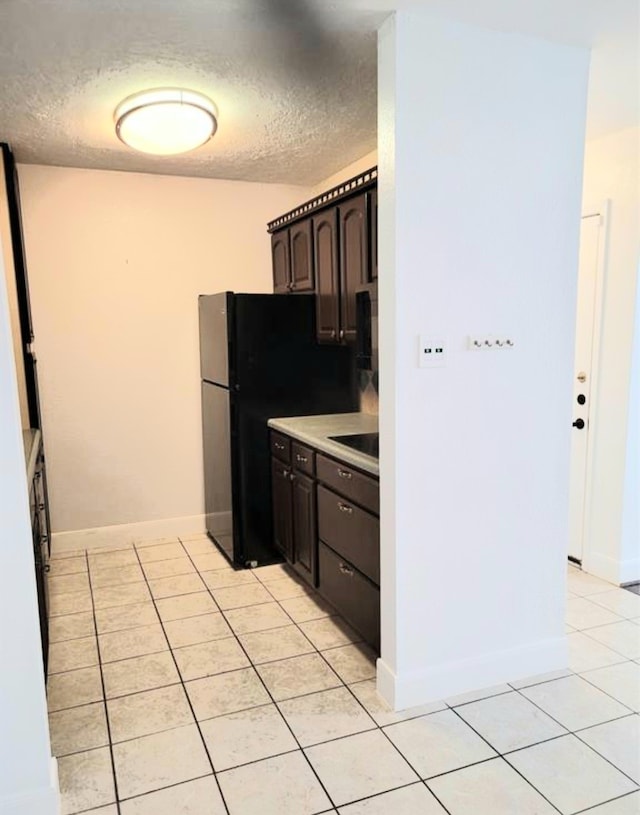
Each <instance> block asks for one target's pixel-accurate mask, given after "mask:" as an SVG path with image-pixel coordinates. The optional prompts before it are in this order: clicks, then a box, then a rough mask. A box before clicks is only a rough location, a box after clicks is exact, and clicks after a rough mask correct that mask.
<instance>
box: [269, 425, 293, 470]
mask: <svg viewBox="0 0 640 815" xmlns="http://www.w3.org/2000/svg"><path fill="white" fill-rule="evenodd" d="M271 453H272V455H274V456H275V457H276V458H279V459H280V461H284V463H285V464H289V462H290V461H291V439H290V438H289V437H288V436H283V435H282V433H276V432H274V431H273V430H272V431H271Z"/></svg>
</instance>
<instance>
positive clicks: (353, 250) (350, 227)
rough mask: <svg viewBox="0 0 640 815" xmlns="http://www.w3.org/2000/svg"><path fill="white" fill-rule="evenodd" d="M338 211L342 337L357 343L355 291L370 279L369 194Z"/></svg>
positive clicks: (342, 205) (340, 336) (360, 196)
mask: <svg viewBox="0 0 640 815" xmlns="http://www.w3.org/2000/svg"><path fill="white" fill-rule="evenodd" d="M338 211H339V219H340V289H341V296H340V331H339V338H340V339H341V340H345V341H346V342H355V340H356V293H357V292H358V290H359V289H360V288H361V287H362V286H364V285H366V284H367V283H369V281H370V273H369V229H368V221H367V195H366V193H363V194H362V195H357V196H356V197H355V198H350V199H349V200H347V201H345V202H344V203H343V204H341V205H340V207H339V210H338Z"/></svg>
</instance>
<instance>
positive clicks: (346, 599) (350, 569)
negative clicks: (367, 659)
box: [318, 541, 380, 653]
mask: <svg viewBox="0 0 640 815" xmlns="http://www.w3.org/2000/svg"><path fill="white" fill-rule="evenodd" d="M318 549H319V552H318V586H319V588H318V590H319V592H320V594H321V595H322V596H323V597H324V598H325V600H328V601H329V602H330V603H331V605H332V606H335V607H336V609H338V611H339V612H340V614H342V616H343V617H344V618H345V620H347V622H349V623H350V624H351V625H352V626H353V627H354V628H355V629H356V631H358V632H360V634H362V636H363V638H364V639H365V640H366V642H368V643H369V644H370V645H372V646H373V647H374V648H375V650H376V651H377V652H378V653H379V652H380V589H379V588H378V587H377V586H376V585H375V584H374V583H372V582H371V581H370V580H368V579H367V578H366V577H365V576H364V575H363V574H362V573H361V572H359V571H358V570H357V569H356V568H355V567H354V566H353V565H352V564H351V563H349V561H348V560H344V559H343V558H341V557H340V556H339V555H337V554H336V553H335V552H334V551H333V549H330V548H329V547H328V546H326V545H325V544H324V543H323V542H322V541H320V542H319V544H318Z"/></svg>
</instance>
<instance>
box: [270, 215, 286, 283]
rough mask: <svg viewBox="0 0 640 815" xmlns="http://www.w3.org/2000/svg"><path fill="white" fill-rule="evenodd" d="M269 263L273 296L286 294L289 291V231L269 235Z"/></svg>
mask: <svg viewBox="0 0 640 815" xmlns="http://www.w3.org/2000/svg"><path fill="white" fill-rule="evenodd" d="M271 263H272V268H273V291H274V294H287V292H289V291H290V290H291V287H290V283H291V256H290V253H289V230H288V229H281V230H280V231H279V232H274V233H273V235H271Z"/></svg>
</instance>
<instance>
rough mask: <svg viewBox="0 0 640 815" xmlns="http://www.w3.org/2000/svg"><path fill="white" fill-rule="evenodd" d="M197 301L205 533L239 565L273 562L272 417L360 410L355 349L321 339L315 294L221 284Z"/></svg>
mask: <svg viewBox="0 0 640 815" xmlns="http://www.w3.org/2000/svg"><path fill="white" fill-rule="evenodd" d="M198 309H199V317H200V373H201V379H202V424H203V444H204V494H205V515H206V527H207V533H208V535H209V537H210V538H211V539H212V540H213V541H214V543H216V544H217V546H218V548H219V549H220V551H221V552H222V553H223V554H224V555H225V556H226V557H227V558H228V559H229V561H230V562H231V563H232V564H233V565H234V566H236V567H254V566H261V565H264V564H267V563H273V562H276V561H278V560H281V558H280V556H279V555H278V554H277V553H276V551H275V549H274V548H273V519H272V509H271V467H270V448H269V430H268V427H267V421H268V419H270V418H274V417H278V416H305V415H313V414H321V413H345V412H349V411H352V410H357V404H358V397H357V385H356V375H355V360H354V353H353V351H352V349H351V348H349V347H346V346H328V345H319V344H318V343H317V342H316V334H315V299H314V296H313V295H291V294H282V295H281V294H234V293H232V292H223V293H221V294H210V295H201V296H200V297H199V298H198Z"/></svg>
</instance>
